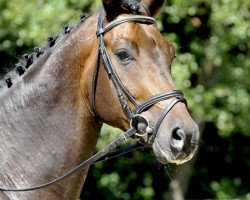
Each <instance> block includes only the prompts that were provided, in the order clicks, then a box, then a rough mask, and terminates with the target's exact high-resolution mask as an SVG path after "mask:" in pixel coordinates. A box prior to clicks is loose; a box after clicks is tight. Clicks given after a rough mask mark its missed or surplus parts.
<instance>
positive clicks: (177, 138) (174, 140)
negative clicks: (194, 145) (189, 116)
mask: <svg viewBox="0 0 250 200" xmlns="http://www.w3.org/2000/svg"><path fill="white" fill-rule="evenodd" d="M184 143H185V133H184V131H183V129H181V128H175V129H174V130H173V131H172V136H171V140H170V146H171V147H172V148H173V149H174V150H175V151H176V150H177V151H181V150H182V148H183V146H184Z"/></svg>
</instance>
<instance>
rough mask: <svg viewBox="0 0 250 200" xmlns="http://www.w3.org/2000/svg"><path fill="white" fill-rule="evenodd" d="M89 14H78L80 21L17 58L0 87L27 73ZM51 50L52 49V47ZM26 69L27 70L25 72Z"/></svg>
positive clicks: (4, 86)
mask: <svg viewBox="0 0 250 200" xmlns="http://www.w3.org/2000/svg"><path fill="white" fill-rule="evenodd" d="M91 15H92V14H90V15H84V14H81V15H80V22H79V23H78V24H76V25H74V26H71V27H69V26H63V29H62V30H63V31H62V32H60V33H59V34H57V35H55V36H52V37H48V39H47V44H46V45H45V46H44V47H35V48H34V51H33V52H32V53H30V54H24V55H22V57H21V58H19V60H18V62H17V63H16V64H15V66H14V68H11V70H10V71H8V72H7V73H6V74H5V75H3V76H2V78H1V80H0V89H2V88H6V87H7V88H11V87H12V85H13V80H15V79H16V78H18V77H21V76H22V75H23V74H25V73H28V71H27V70H28V69H29V68H31V67H33V66H34V65H36V63H37V62H38V61H39V60H40V59H41V58H42V57H43V55H44V54H45V53H46V52H48V51H49V50H51V49H52V47H54V46H55V45H56V44H57V42H58V41H59V39H66V36H68V35H69V34H70V33H71V32H72V30H73V29H76V28H78V27H79V26H80V25H81V24H82V23H84V22H85V21H86V20H87V19H88V18H89V17H90V16H91ZM60 41H61V40H60ZM52 50H53V49H52ZM26 71H27V72H26Z"/></svg>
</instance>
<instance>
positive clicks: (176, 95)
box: [0, 11, 186, 192]
mask: <svg viewBox="0 0 250 200" xmlns="http://www.w3.org/2000/svg"><path fill="white" fill-rule="evenodd" d="M102 15H103V14H102V11H100V14H99V17H98V24H97V32H96V35H97V38H98V43H99V44H98V49H99V50H98V56H97V62H96V66H95V69H94V75H93V82H92V111H93V112H94V114H95V115H96V117H97V118H99V115H98V113H97V111H96V108H95V93H96V86H97V78H98V72H99V67H100V60H101V59H100V58H102V60H103V63H104V67H105V71H106V72H107V74H108V76H109V78H110V79H111V81H112V82H113V85H114V87H115V90H116V93H117V96H118V99H119V102H120V104H121V106H122V108H123V110H124V113H125V114H126V116H127V118H128V119H129V120H130V121H131V123H130V124H131V128H130V129H129V130H128V131H126V132H124V133H122V134H121V135H120V136H119V137H118V138H117V139H116V140H114V141H113V142H111V143H110V144H109V145H107V146H106V147H105V148H103V149H102V150H101V151H99V152H98V153H96V154H95V155H93V156H92V157H90V158H89V159H87V160H85V161H84V162H83V163H81V164H80V165H78V166H77V167H75V168H74V169H72V170H71V171H69V172H67V173H65V174H64V175H62V176H61V177H59V178H56V179H54V180H52V181H50V182H47V183H45V184H41V185H38V186H33V187H29V188H22V189H14V188H1V187H0V191H5V192H7V191H11V192H24V191H31V190H37V189H42V188H45V187H48V186H51V185H54V184H56V183H58V182H60V181H62V180H64V179H66V178H67V177H69V176H71V175H73V174H75V173H77V172H79V171H81V170H82V169H84V168H85V167H87V166H89V165H91V164H93V163H96V162H99V161H102V160H108V159H110V158H113V157H117V156H119V155H122V154H125V153H128V152H130V151H133V150H136V149H139V148H142V147H143V146H142V145H141V144H140V143H138V144H136V145H133V146H130V147H128V148H125V149H121V150H118V151H116V152H114V153H110V154H108V153H109V152H110V151H111V150H114V149H115V148H116V147H117V146H118V145H120V144H121V143H122V142H124V141H126V140H127V139H128V138H130V137H134V136H135V135H137V137H140V136H142V135H143V134H138V130H137V125H138V122H143V123H145V124H146V126H150V125H149V123H148V120H147V119H146V118H145V117H143V116H142V115H141V113H142V112H143V111H145V110H146V109H148V108H149V107H151V106H153V105H154V104H156V103H158V102H160V101H164V100H168V99H174V100H173V101H172V102H171V103H170V104H169V105H168V107H167V108H166V109H165V110H164V111H163V112H162V114H161V116H160V118H159V119H158V121H157V123H156V125H155V127H154V133H153V135H154V137H155V135H156V134H157V132H158V129H159V127H160V125H161V123H162V121H163V119H164V118H165V116H166V115H167V114H168V113H169V112H170V111H171V109H172V108H173V107H174V106H175V105H176V104H177V103H178V102H184V103H185V104H186V100H185V98H184V96H183V93H182V92H181V91H180V90H172V91H170V92H165V93H161V94H158V95H155V96H152V97H150V98H149V99H146V100H144V101H143V102H140V103H137V102H136V100H135V99H134V98H133V97H132V95H131V94H130V93H129V92H128V90H127V89H126V87H125V86H124V85H123V84H122V82H121V80H120V78H119V76H118V75H117V73H116V72H115V70H114V67H113V66H112V64H111V61H110V59H109V56H108V53H107V50H106V48H105V45H104V41H103V37H104V34H105V33H107V32H108V31H110V30H111V29H112V28H114V27H116V26H119V25H120V24H123V23H127V22H136V23H143V24H155V23H156V21H155V19H154V18H152V17H147V16H141V15H132V16H126V17H124V18H122V19H116V20H114V21H112V22H110V23H109V24H107V25H106V26H105V27H102V21H103V20H102ZM124 95H125V96H126V98H125V97H124ZM128 101H130V102H131V103H132V104H133V106H134V109H132V108H131V107H130V106H129V104H128Z"/></svg>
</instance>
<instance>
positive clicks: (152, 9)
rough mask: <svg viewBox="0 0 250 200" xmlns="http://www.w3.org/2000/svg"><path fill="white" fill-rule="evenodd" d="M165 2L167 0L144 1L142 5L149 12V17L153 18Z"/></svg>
mask: <svg viewBox="0 0 250 200" xmlns="http://www.w3.org/2000/svg"><path fill="white" fill-rule="evenodd" d="M164 2H165V0H142V1H141V4H142V5H143V7H144V9H146V10H147V13H148V15H150V16H153V15H155V14H156V13H157V12H158V11H159V10H160V8H161V7H162V5H163V4H164ZM142 9H143V8H142Z"/></svg>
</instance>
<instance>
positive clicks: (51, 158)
mask: <svg viewBox="0 0 250 200" xmlns="http://www.w3.org/2000/svg"><path fill="white" fill-rule="evenodd" d="M163 3H164V1H163V0H143V1H134V0H133V1H132V0H131V1H130V0H118V1H117V0H106V1H105V0H104V1H103V6H104V10H103V13H102V12H100V13H99V12H98V13H95V14H93V15H91V16H89V17H88V18H86V19H83V18H82V22H81V23H80V24H79V25H77V26H75V27H73V28H68V27H67V28H65V29H64V32H63V33H62V34H60V35H58V36H56V37H51V38H49V39H48V44H47V46H46V47H44V48H37V49H36V50H35V52H33V53H32V54H30V55H24V57H23V59H22V60H21V61H20V62H19V63H18V64H17V67H16V70H14V71H12V72H10V73H9V74H7V75H6V78H5V79H4V80H2V82H1V83H0V87H1V88H0V99H1V104H0V128H1V146H0V159H1V167H0V186H4V187H6V188H27V187H30V186H32V185H38V184H41V183H44V182H48V181H50V180H52V179H54V178H56V177H58V176H61V175H62V174H64V173H65V172H66V171H68V170H70V169H72V168H73V167H74V166H76V165H78V164H79V163H80V162H81V161H82V160H86V159H88V158H89V157H90V156H91V155H92V154H93V153H94V150H95V145H96V142H97V139H98V136H99V132H100V128H101V125H102V123H103V122H105V123H107V124H110V125H112V126H115V127H118V128H120V129H122V130H127V129H129V127H130V124H132V126H134V127H135V128H136V129H137V137H139V140H140V141H141V142H142V143H143V144H145V145H147V146H150V147H152V148H153V151H154V153H155V155H156V158H157V159H158V160H159V161H160V162H161V163H163V164H165V163H168V162H170V163H176V164H182V163H184V162H186V161H188V160H190V159H191V158H192V156H193V155H194V153H195V151H196V149H197V146H198V142H199V131H198V127H197V125H196V123H195V122H194V121H193V119H192V118H191V117H190V115H189V113H188V111H187V109H186V101H185V99H184V97H183V94H182V92H181V91H179V90H175V86H174V83H173V81H172V78H171V73H170V71H171V70H170V68H171V62H172V60H173V58H174V54H175V50H174V47H173V46H172V45H171V44H170V43H169V42H167V41H165V39H164V38H163V36H162V35H161V34H160V32H159V31H158V29H157V27H156V25H155V22H154V20H153V18H151V16H153V15H154V14H156V13H157V12H158V10H159V9H160V7H161V6H162V5H163ZM87 171H88V168H86V169H84V170H82V172H80V174H76V175H73V176H72V177H70V178H68V179H67V180H66V181H62V182H60V183H57V184H55V185H53V186H50V187H48V188H43V189H39V190H34V191H28V192H6V191H2V192H0V199H3V200H5V199H77V198H78V197H79V194H80V191H81V188H82V184H83V182H84V180H85V178H86V175H87Z"/></svg>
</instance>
